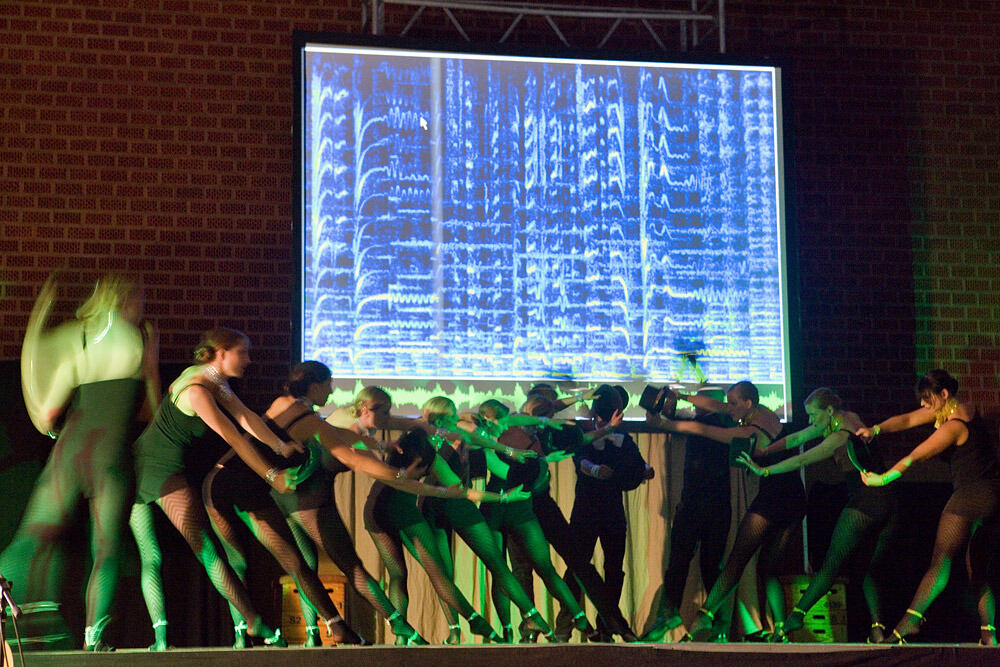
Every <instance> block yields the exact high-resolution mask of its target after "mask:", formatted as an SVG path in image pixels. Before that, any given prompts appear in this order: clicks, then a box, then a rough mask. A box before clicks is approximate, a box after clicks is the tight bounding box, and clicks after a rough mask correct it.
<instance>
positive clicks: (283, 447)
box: [219, 391, 305, 456]
mask: <svg viewBox="0 0 1000 667" xmlns="http://www.w3.org/2000/svg"><path fill="white" fill-rule="evenodd" d="M219 402H220V403H222V405H223V407H225V408H226V410H228V411H229V414H231V415H232V416H233V417H234V418H235V419H236V421H237V422H238V423H239V425H240V426H242V427H243V428H244V429H246V431H247V432H248V433H249V434H250V435H252V436H253V437H255V438H257V439H258V440H260V441H261V442H263V443H264V444H265V445H267V446H268V447H270V448H271V449H273V450H274V451H275V452H277V453H278V454H281V455H282V456H290V455H291V453H292V452H304V451H305V448H304V447H303V446H302V445H301V444H300V443H298V442H296V441H290V442H285V441H283V440H282V439H281V438H279V437H278V436H276V435H275V434H274V432H273V431H271V429H269V428H268V427H267V425H266V424H264V420H263V419H261V418H260V415H258V414H257V413H256V412H254V411H253V410H251V409H250V408H248V407H247V406H246V405H244V404H243V401H241V400H240V399H239V396H237V395H236V394H234V393H232V392H231V391H230V392H220V393H219ZM226 421H229V420H228V419H227V420H226Z"/></svg>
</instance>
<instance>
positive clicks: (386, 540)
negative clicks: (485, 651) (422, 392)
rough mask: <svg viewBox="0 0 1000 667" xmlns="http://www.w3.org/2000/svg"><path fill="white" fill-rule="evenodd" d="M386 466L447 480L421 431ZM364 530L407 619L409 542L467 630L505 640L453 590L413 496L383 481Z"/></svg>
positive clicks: (476, 496) (484, 498)
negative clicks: (407, 557) (406, 553)
mask: <svg viewBox="0 0 1000 667" xmlns="http://www.w3.org/2000/svg"><path fill="white" fill-rule="evenodd" d="M387 463H388V464H389V465H390V466H393V467H398V468H399V469H400V470H399V473H398V474H399V479H419V478H420V477H423V476H424V475H425V474H427V472H428V471H429V470H430V469H431V468H432V467H433V468H434V470H435V474H436V475H437V474H438V473H442V474H443V470H442V469H443V468H446V467H447V464H445V463H444V462H443V461H442V460H441V459H440V458H439V457H438V456H437V454H436V452H435V451H434V447H433V446H432V445H431V443H430V438H429V436H428V435H427V434H426V433H425V432H424V431H423V430H420V429H414V430H411V431H407V432H406V433H405V434H404V435H403V437H402V438H400V439H399V441H398V442H397V443H396V445H395V447H393V448H392V449H390V450H389V454H388V457H387ZM452 490H453V489H452ZM443 491H449V490H443ZM462 494H463V495H465V497H466V498H468V499H469V500H473V501H480V502H487V503H504V504H506V503H512V504H516V503H517V502H519V501H522V500H524V499H526V498H527V497H528V494H527V493H524V492H523V491H521V490H520V489H512V490H510V491H509V492H508V491H502V492H500V493H493V492H489V491H487V492H479V491H476V490H474V489H463V490H462ZM442 495H444V494H442ZM365 527H366V528H367V529H368V532H369V533H370V534H371V536H372V540H374V542H375V547H376V548H377V549H378V552H379V555H380V556H381V557H382V562H383V563H384V564H385V567H386V570H388V572H389V599H390V600H392V604H393V606H394V607H395V608H396V609H398V610H399V612H400V613H401V614H402V615H403V616H404V617H405V616H406V609H407V606H408V603H409V598H408V597H407V594H406V580H407V569H406V561H405V559H404V557H403V543H404V541H405V543H406V547H407V549H409V551H410V553H411V554H413V556H414V558H416V559H417V562H418V563H420V565H421V566H422V567H423V568H424V570H425V571H426V572H427V576H428V577H429V578H430V581H431V585H432V586H433V587H434V590H435V591H436V592H437V594H438V595H439V596H440V597H441V599H442V600H444V602H445V603H446V604H448V605H449V606H450V607H451V608H453V609H455V610H456V611H458V613H459V614H461V615H462V616H463V617H465V619H466V620H467V621H468V622H469V629H470V630H471V631H472V632H473V633H474V634H477V635H480V636H482V637H483V638H485V639H486V640H488V641H493V642H497V641H500V640H501V637H500V635H498V634H497V633H496V631H495V630H493V628H492V627H490V624H489V622H488V621H487V620H486V619H485V618H483V617H482V616H481V615H480V614H479V613H478V612H476V611H475V610H474V609H473V608H472V605H471V604H469V601H468V600H467V599H466V598H465V596H464V595H462V593H461V591H459V590H458V588H457V587H456V586H455V582H454V580H453V579H452V578H449V577H448V576H447V574H446V573H445V571H444V568H443V566H442V563H443V556H442V555H441V553H440V549H439V547H438V544H437V541H436V540H435V539H434V534H433V532H432V530H431V527H430V526H429V525H428V524H427V521H426V519H424V517H423V515H422V514H421V513H420V510H419V509H418V508H417V505H416V503H415V502H414V500H413V497H412V496H411V495H409V494H406V493H401V492H399V491H397V490H396V489H394V488H392V487H391V486H389V485H387V484H385V483H383V482H381V481H377V482H375V484H373V485H372V488H371V491H370V492H369V494H368V501H367V502H366V503H365Z"/></svg>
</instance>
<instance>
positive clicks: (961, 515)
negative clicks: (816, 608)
mask: <svg viewBox="0 0 1000 667" xmlns="http://www.w3.org/2000/svg"><path fill="white" fill-rule="evenodd" d="M917 396H919V398H920V408H919V409H917V410H914V411H913V412H907V413H906V414H902V415H896V416H895V417H890V418H888V419H886V420H885V421H882V422H880V423H878V424H876V425H875V426H872V427H871V428H859V429H858V430H857V434H858V435H859V436H861V437H863V438H866V439H870V438H872V437H874V436H877V435H878V434H879V433H895V432H898V431H905V430H907V429H911V428H913V427H915V426H920V425H922V424H933V425H934V433H933V434H931V435H930V436H929V437H928V438H927V439H926V440H924V441H923V442H921V443H920V444H919V445H917V446H916V447H915V448H914V449H913V451H911V452H910V453H909V454H908V455H906V456H904V457H903V458H902V459H900V460H899V461H898V462H897V463H896V464H895V465H894V466H892V467H891V468H889V470H887V471H886V472H885V473H883V474H877V473H867V474H865V473H862V475H861V479H862V481H863V482H864V483H865V484H866V485H868V486H873V487H878V486H885V485H886V484H890V483H891V482H894V481H896V480H897V479H899V478H900V477H901V476H902V475H903V473H905V472H906V471H907V470H908V469H909V468H910V466H911V465H913V464H914V463H919V462H920V461H925V460H927V459H929V458H931V457H933V456H937V455H939V454H940V455H942V456H944V457H945V458H946V459H947V460H948V463H949V465H950V467H951V480H952V485H953V486H954V492H953V493H952V494H951V498H949V499H948V504H947V505H945V507H944V510H943V511H942V512H941V519H940V520H939V522H938V529H937V536H936V537H935V539H934V552H933V555H932V556H931V563H930V567H929V568H928V569H927V572H926V573H925V574H924V577H923V579H922V580H921V581H920V585H919V586H918V588H917V592H916V594H915V595H914V597H913V601H912V602H910V606H909V608H908V609H907V610H906V613H905V614H904V615H903V618H902V619H900V621H899V623H897V624H896V627H895V628H893V631H892V635H891V636H890V637H887V638H886V641H890V642H899V643H905V642H904V639H905V638H906V637H908V636H909V635H913V634H916V633H917V632H918V631H919V629H920V625H921V623H923V621H924V612H926V611H927V608H928V607H929V606H930V605H931V603H932V602H934V599H935V598H936V597H937V596H938V595H940V593H941V591H943V590H944V587H945V586H946V585H947V584H948V578H949V576H950V574H951V563H952V560H954V558H955V556H956V555H958V554H959V552H960V551H961V549H962V548H963V547H965V549H966V561H965V562H966V568H967V569H968V575H969V581H971V582H972V584H973V585H974V586H976V587H977V588H978V593H979V617H980V623H981V625H980V643H981V644H985V645H990V646H992V645H995V644H996V628H995V627H994V618H993V617H994V613H995V609H994V605H995V602H994V598H993V592H992V590H991V589H990V587H989V585H988V583H987V580H986V577H987V575H986V573H985V572H984V570H985V567H984V566H985V565H986V563H985V560H986V559H985V558H979V557H978V556H979V555H978V554H977V553H976V552H975V549H974V548H973V542H974V541H975V537H976V536H977V535H976V533H977V530H976V529H977V528H978V527H979V526H980V525H981V524H982V523H983V522H984V521H986V520H988V519H990V518H992V517H994V516H995V515H996V513H997V509H998V508H1000V465H998V463H997V449H996V433H995V432H993V431H992V430H991V429H990V428H989V427H988V425H987V423H986V421H985V420H984V419H983V418H982V417H981V416H980V415H979V413H978V411H977V410H976V407H975V406H974V405H971V404H969V403H966V402H964V401H959V400H958V382H957V381H956V380H955V378H953V377H952V376H951V375H950V374H948V372H947V371H944V370H941V369H936V370H932V371H930V372H929V373H927V374H926V375H924V376H923V377H922V378H920V380H919V382H918V383H917Z"/></svg>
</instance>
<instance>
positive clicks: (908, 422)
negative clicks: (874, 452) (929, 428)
mask: <svg viewBox="0 0 1000 667" xmlns="http://www.w3.org/2000/svg"><path fill="white" fill-rule="evenodd" d="M933 422H934V411H933V410H930V409H928V408H918V409H916V410H913V411H912V412H907V413H905V414H901V415H896V416H895V417H889V418H888V419H886V420H885V421H882V422H879V423H878V424H875V425H874V426H870V427H864V428H859V429H858V432H857V435H860V436H861V437H862V438H864V439H865V440H871V439H872V438H874V437H875V436H877V435H878V434H879V433H897V432H899V431H906V430H907V429H911V428H913V427H915V426H920V425H922V424H931V423H933Z"/></svg>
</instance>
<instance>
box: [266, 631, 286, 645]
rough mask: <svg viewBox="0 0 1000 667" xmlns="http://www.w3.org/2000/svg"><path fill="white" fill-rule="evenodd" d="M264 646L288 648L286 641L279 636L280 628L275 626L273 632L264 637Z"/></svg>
mask: <svg viewBox="0 0 1000 667" xmlns="http://www.w3.org/2000/svg"><path fill="white" fill-rule="evenodd" d="M264 646H272V647H274V648H288V642H286V641H285V638H284V637H282V636H281V628H275V629H274V633H273V634H272V635H271V636H270V637H264Z"/></svg>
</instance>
